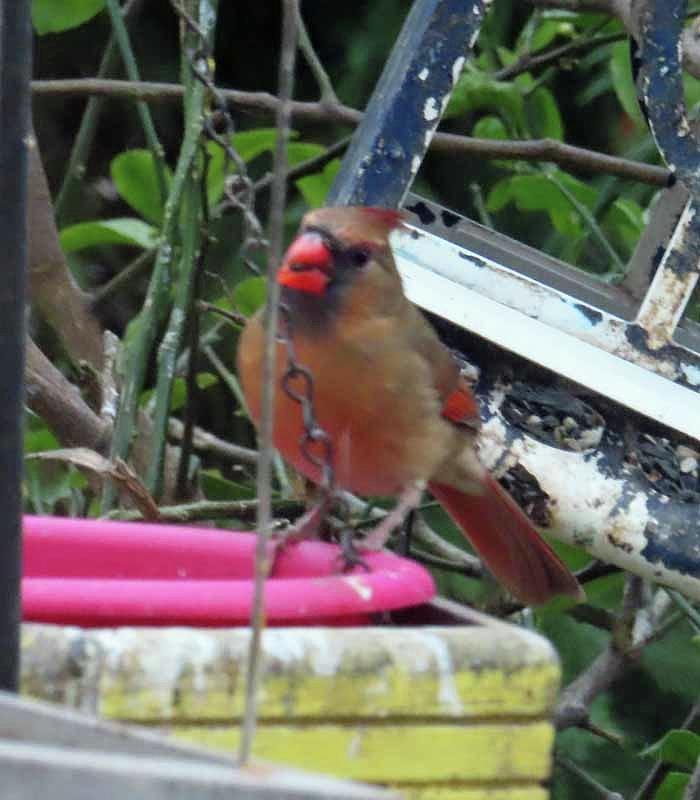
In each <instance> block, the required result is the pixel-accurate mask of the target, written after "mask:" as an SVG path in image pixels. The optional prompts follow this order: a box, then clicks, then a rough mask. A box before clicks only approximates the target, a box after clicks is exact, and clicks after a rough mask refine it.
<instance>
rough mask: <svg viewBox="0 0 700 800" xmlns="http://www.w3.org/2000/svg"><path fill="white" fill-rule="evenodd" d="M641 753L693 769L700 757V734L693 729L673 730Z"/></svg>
mask: <svg viewBox="0 0 700 800" xmlns="http://www.w3.org/2000/svg"><path fill="white" fill-rule="evenodd" d="M640 755H641V756H642V757H647V756H650V757H652V758H657V759H660V760H661V761H665V762H666V763H668V764H673V766H674V767H682V768H684V769H693V767H694V766H695V764H696V763H697V760H698V758H700V736H699V735H698V734H697V733H693V732H692V731H685V730H671V731H668V732H667V733H666V734H665V735H664V736H663V737H662V738H661V739H659V741H658V742H654V744H652V745H649V747H647V748H645V749H644V750H642V752H641V753H640Z"/></svg>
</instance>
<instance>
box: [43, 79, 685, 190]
mask: <svg viewBox="0 0 700 800" xmlns="http://www.w3.org/2000/svg"><path fill="white" fill-rule="evenodd" d="M32 88H33V90H34V93H35V94H37V95H52V96H56V95H58V96H61V95H74V94H89V95H100V96H111V97H115V98H116V97H122V98H126V99H130V100H146V101H147V102H164V101H168V102H172V101H174V100H180V99H181V97H182V87H181V86H178V85H176V84H168V83H139V84H133V83H130V82H129V81H108V80H96V79H78V80H61V81H34V82H33V83H32ZM220 91H221V96H222V97H223V98H225V99H226V100H227V101H228V102H229V103H230V104H231V105H232V106H235V107H238V108H242V109H247V110H249V111H254V112H258V113H260V114H264V115H268V116H269V115H272V114H274V113H276V111H277V108H278V106H279V100H278V99H277V98H276V97H275V96H274V95H271V94H267V93H265V92H240V91H238V90H234V89H222V90H220ZM291 112H292V116H293V117H294V118H295V119H297V120H300V121H304V122H326V123H329V122H332V123H343V124H347V125H353V126H354V125H357V124H358V123H359V121H360V120H361V119H362V112H360V111H358V110H357V109H354V108H350V107H348V106H344V105H339V104H333V103H307V102H293V103H291ZM431 150H433V151H434V152H441V153H452V154H455V155H456V154H463V155H472V156H478V157H480V158H500V159H508V160H523V161H550V162H552V163H554V164H558V165H559V166H560V167H564V168H566V169H571V170H574V171H580V172H590V173H600V174H605V175H615V176H617V177H618V178H624V179H626V180H635V181H640V182H642V183H648V184H650V185H652V186H667V185H668V182H669V179H670V172H669V171H668V170H667V169H665V168H663V167H658V166H653V165H650V164H644V163H643V162H640V161H632V160H630V159H626V158H618V157H617V156H610V155H606V154H605V153H598V152H595V151H593V150H586V149H585V148H582V147H574V146H573V145H569V144H565V143H564V142H559V141H557V140H555V139H526V140H512V141H507V140H500V139H478V138H473V137H470V136H458V135H457V134H453V133H436V134H435V136H434V137H433V139H432V142H431Z"/></svg>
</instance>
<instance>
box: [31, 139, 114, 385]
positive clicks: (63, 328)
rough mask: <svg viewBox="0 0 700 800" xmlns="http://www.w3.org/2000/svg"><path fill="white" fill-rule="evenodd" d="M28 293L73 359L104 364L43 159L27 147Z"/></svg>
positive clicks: (99, 333) (34, 148)
mask: <svg viewBox="0 0 700 800" xmlns="http://www.w3.org/2000/svg"><path fill="white" fill-rule="evenodd" d="M28 190H29V192H28V198H27V202H28V217H29V220H28V223H29V231H30V236H29V293H30V299H31V302H32V305H33V306H34V307H35V308H36V310H37V311H38V312H39V313H40V314H41V316H42V317H43V318H44V319H45V320H46V321H47V322H48V323H49V325H50V326H51V328H52V329H53V330H54V331H55V333H56V334H57V335H58V337H59V339H60V340H61V342H62V344H63V345H64V347H65V348H66V351H67V353H68V355H69V356H70V358H71V359H72V360H73V362H74V363H76V364H78V363H79V362H80V361H86V362H87V363H88V364H89V365H90V366H91V367H92V368H93V369H94V370H95V371H98V372H99V370H100V369H101V367H102V328H101V326H100V324H99V322H98V321H97V319H96V318H95V317H94V316H93V315H92V312H91V311H90V304H89V297H88V295H86V294H85V293H84V292H82V291H81V289H80V288H79V287H78V285H77V284H76V283H75V281H74V280H73V276H72V275H71V273H70V270H69V269H68V264H67V262H66V257H65V256H64V254H63V250H61V245H60V242H59V239H58V231H57V230H56V222H55V219H54V214H53V206H52V205H51V194H50V192H49V187H48V183H47V182H46V175H45V174H44V168H43V166H42V163H41V157H40V155H39V151H38V149H37V146H36V142H35V141H32V145H31V147H29V184H28Z"/></svg>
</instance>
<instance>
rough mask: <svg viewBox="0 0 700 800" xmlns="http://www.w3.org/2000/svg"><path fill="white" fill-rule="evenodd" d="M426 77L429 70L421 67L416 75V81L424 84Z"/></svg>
mask: <svg viewBox="0 0 700 800" xmlns="http://www.w3.org/2000/svg"><path fill="white" fill-rule="evenodd" d="M428 75H430V70H429V69H428V68H427V67H423V69H422V70H421V71H420V72H419V73H418V80H419V81H423V83H425V81H426V80H428Z"/></svg>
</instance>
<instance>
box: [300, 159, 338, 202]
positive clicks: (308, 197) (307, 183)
mask: <svg viewBox="0 0 700 800" xmlns="http://www.w3.org/2000/svg"><path fill="white" fill-rule="evenodd" d="M339 169H340V159H339V158H334V159H333V160H332V161H329V162H328V163H327V164H326V166H325V167H324V168H323V169H322V170H321V172H317V173H316V174H315V175H307V176H306V177H304V178H299V180H298V181H296V186H297V189H299V191H300V192H301V194H302V197H303V198H304V200H305V201H306V204H307V205H308V206H309V208H318V207H319V206H322V205H323V204H324V203H325V202H326V195H327V194H328V191H329V189H330V188H331V184H332V183H333V181H334V180H335V176H336V175H337V174H338V170H339Z"/></svg>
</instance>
